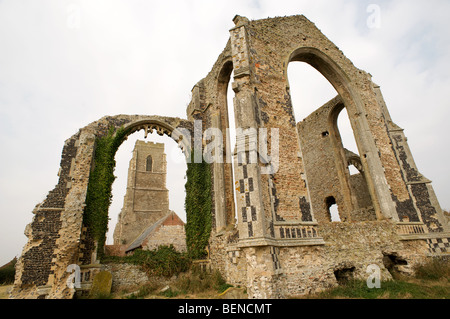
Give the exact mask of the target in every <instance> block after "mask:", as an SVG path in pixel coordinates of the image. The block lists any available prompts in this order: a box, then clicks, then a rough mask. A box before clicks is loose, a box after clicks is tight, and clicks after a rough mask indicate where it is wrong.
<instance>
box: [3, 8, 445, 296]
mask: <svg viewBox="0 0 450 319" xmlns="http://www.w3.org/2000/svg"><path fill="white" fill-rule="evenodd" d="M233 21H234V22H235V27H234V28H232V29H231V30H230V38H229V41H228V43H227V44H226V46H225V49H224V50H223V52H222V53H221V54H220V56H219V58H218V59H217V62H216V63H215V64H214V66H213V68H212V70H211V71H210V73H209V74H208V75H207V76H206V77H205V78H204V79H202V80H201V81H199V82H198V83H197V84H196V85H195V86H194V88H193V90H192V101H191V102H190V104H189V106H188V108H187V119H178V118H167V117H159V116H144V115H143V116H126V115H119V116H108V117H104V118H102V119H100V120H99V121H97V122H95V123H92V124H90V125H88V126H86V127H84V128H82V129H80V131H79V132H78V133H77V134H75V135H74V136H72V137H71V138H70V139H68V140H67V141H66V143H65V145H64V149H63V152H62V159H61V168H60V173H59V183H58V185H57V186H56V187H55V189H54V190H52V191H50V193H49V194H48V196H47V198H46V199H45V200H44V202H42V203H40V204H39V205H37V206H36V208H35V210H34V214H35V216H34V218H33V221H32V222H31V223H30V224H29V225H28V226H27V228H26V231H25V233H26V235H27V237H28V239H29V240H28V243H27V244H26V246H25V247H24V249H23V252H22V255H21V257H20V259H19V260H18V263H17V269H16V270H17V271H16V281H15V285H14V289H13V291H12V293H11V297H12V298H71V297H72V296H73V294H74V291H73V289H70V288H68V286H67V283H66V281H67V278H68V276H69V272H67V271H66V270H67V267H68V265H70V264H78V265H80V268H81V273H82V282H83V283H84V282H86V283H88V282H89V280H91V279H92V277H93V275H94V274H95V271H97V269H99V268H100V267H101V265H100V264H99V263H101V261H98V260H97V259H96V254H95V246H96V243H95V242H93V241H92V240H91V239H90V236H89V229H88V227H87V226H86V225H83V212H84V206H85V198H86V191H87V185H88V182H89V177H90V172H91V168H92V166H93V165H95V163H93V154H94V149H95V142H96V139H98V138H99V137H101V136H104V135H105V134H106V133H107V132H108V130H109V129H110V128H111V127H113V128H115V129H118V128H120V127H122V128H125V129H127V132H128V134H131V133H133V132H134V131H136V130H139V129H144V130H145V131H146V132H152V131H154V130H156V131H157V133H159V134H166V135H169V136H171V137H172V138H173V139H174V140H175V141H176V142H177V143H179V144H180V147H181V148H182V149H183V150H185V151H186V150H189V147H190V145H191V144H192V141H190V140H189V139H186V138H180V135H179V134H178V133H177V132H178V130H181V129H183V131H185V132H191V133H192V134H193V133H194V120H201V121H202V129H203V130H206V129H208V128H219V129H220V130H222V131H223V132H224V131H225V129H226V128H227V127H228V107H231V105H233V107H234V114H235V120H236V127H240V128H243V129H249V128H255V129H259V128H266V129H268V132H270V130H271V129H274V128H276V129H278V130H279V135H278V149H279V163H278V165H277V169H276V170H273V171H272V172H270V168H271V167H272V166H271V165H272V164H273V163H271V159H270V158H268V157H267V156H265V154H259V153H258V150H259V149H258V148H255V147H253V144H252V142H251V141H252V140H253V138H254V137H256V138H257V136H252V134H253V133H251V132H258V130H256V131H252V130H248V132H250V133H249V134H247V136H246V137H244V138H242V137H241V136H238V138H237V148H236V150H237V151H236V152H234V154H233V159H234V166H232V165H231V163H219V162H214V163H212V164H211V165H210V168H211V173H212V174H211V176H212V179H213V180H212V183H211V184H212V200H213V206H212V207H213V209H212V211H211V218H212V222H213V230H212V232H211V238H210V245H209V259H208V260H207V261H205V262H207V263H209V264H210V266H211V267H212V268H215V269H218V270H219V271H221V273H222V274H223V276H224V277H225V278H226V279H227V281H228V282H229V283H231V284H236V285H237V284H239V285H241V286H245V287H247V292H248V296H249V297H250V298H286V297H289V296H293V295H302V294H307V293H309V292H315V291H320V290H323V289H326V288H328V287H333V286H335V285H337V284H338V282H339V280H340V279H341V278H342V277H345V276H349V275H352V276H353V277H355V278H367V276H368V274H367V273H366V269H367V266H368V265H371V264H375V265H378V266H379V267H380V269H381V276H382V279H388V278H391V275H390V272H389V271H392V269H393V268H396V270H397V271H403V272H410V271H412V269H413V266H414V265H415V264H417V263H420V262H422V261H423V260H424V259H425V258H427V257H428V256H430V255H445V254H449V253H450V248H449V241H450V229H449V225H448V222H447V221H446V219H445V217H444V216H443V213H442V210H441V208H440V206H439V203H438V200H437V198H436V196H435V194H434V191H433V188H432V186H431V182H430V181H429V180H428V179H426V178H425V177H424V176H422V175H421V174H420V172H419V171H418V169H417V167H416V165H415V163H414V160H413V157H412V155H411V153H410V150H409V148H408V144H407V140H406V137H405V135H404V132H403V129H401V128H400V127H398V126H397V125H396V124H395V123H394V122H393V121H392V119H391V117H390V115H389V112H388V109H387V107H386V105H385V103H384V100H383V97H382V94H381V90H380V87H379V86H378V85H376V84H375V83H373V82H372V80H371V76H370V74H368V73H366V72H364V71H362V70H359V69H357V68H356V67H355V66H354V65H353V64H352V62H351V61H349V60H348V59H347V58H346V57H345V56H344V54H343V53H342V52H341V51H340V50H339V48H337V47H336V46H335V45H334V44H333V43H332V42H330V41H329V40H328V39H327V38H326V37H325V36H324V35H323V34H322V33H321V32H320V30H319V29H318V28H317V27H316V26H315V25H314V24H313V23H312V22H310V21H309V20H308V19H307V18H305V17H304V16H291V17H278V18H271V19H263V20H256V21H249V20H248V19H246V18H244V17H240V16H236V17H235V18H234V20H233ZM294 61H301V62H306V63H308V64H310V65H311V66H312V67H314V68H315V69H317V70H318V71H319V72H320V73H321V74H322V75H323V76H324V77H325V78H326V79H327V80H328V81H329V82H330V83H331V84H332V85H333V87H334V88H335V89H336V91H337V92H338V96H337V97H336V98H334V99H333V100H331V101H330V102H328V103H327V104H325V105H324V106H322V107H320V108H319V109H318V110H317V111H315V112H314V113H312V114H311V115H310V116H309V117H307V118H306V119H304V120H303V121H301V122H297V121H298V120H299V119H295V117H294V113H293V106H292V103H291V98H290V87H289V82H288V77H287V68H288V65H289V63H291V62H294ZM232 72H233V74H234V77H233V78H232V79H230V77H231V74H232ZM229 82H231V86H232V89H233V91H234V99H233V103H231V101H228V102H230V103H227V98H226V96H227V93H226V92H227V87H228V84H229ZM343 108H346V110H347V112H348V115H349V119H350V122H351V126H352V129H353V132H354V136H355V139H356V143H357V146H358V152H359V154H354V153H352V152H349V151H347V150H346V149H344V148H343V146H342V142H341V139H340V135H339V131H338V129H337V124H336V120H337V117H338V115H339V112H340V111H341V110H342V109H343ZM254 134H256V133H254ZM192 136H193V135H192ZM272 139H273V136H272V135H270V133H269V134H268V136H267V145H268V147H267V148H268V150H272V145H271V143H272V142H273V141H272ZM224 140H225V135H224ZM224 145H225V146H224V149H223V153H224V154H229V153H228V152H229V151H230V150H229V149H226V145H227V144H226V143H224ZM254 155H256V158H259V160H258V161H250V159H251V158H252V156H254ZM258 155H259V156H258ZM263 155H264V156H263ZM269 155H270V154H269ZM349 165H354V166H355V167H356V168H357V169H358V171H359V173H358V174H353V175H350V173H349V169H348V167H349ZM268 168H269V169H268ZM272 168H273V167H272ZM233 175H234V179H235V181H236V182H235V184H233V178H232V177H233ZM233 192H236V203H234V196H233ZM333 204H337V206H338V209H339V215H340V218H341V222H331V220H330V213H329V210H330V206H331V205H333ZM234 207H236V211H235V208H234ZM235 215H236V216H237V221H236V220H235Z"/></svg>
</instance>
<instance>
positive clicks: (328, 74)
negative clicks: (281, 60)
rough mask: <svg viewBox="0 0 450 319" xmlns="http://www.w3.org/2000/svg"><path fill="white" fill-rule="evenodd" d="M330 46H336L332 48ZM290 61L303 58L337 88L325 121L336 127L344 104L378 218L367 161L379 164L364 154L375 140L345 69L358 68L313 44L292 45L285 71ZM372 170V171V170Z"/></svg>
mask: <svg viewBox="0 0 450 319" xmlns="http://www.w3.org/2000/svg"><path fill="white" fill-rule="evenodd" d="M332 50H338V49H337V48H336V49H332ZM334 53H336V52H334ZM293 61H299V62H305V63H308V64H309V65H311V66H312V67H314V68H315V69H316V70H317V71H319V72H320V73H321V74H322V75H323V76H324V77H325V78H326V79H327V80H328V81H329V82H330V83H331V85H332V86H333V87H334V88H335V90H336V91H337V92H338V95H339V97H340V99H341V100H342V103H340V104H338V105H337V106H336V107H335V108H334V109H333V111H332V112H330V118H329V122H330V125H331V127H335V128H336V130H337V117H338V115H339V113H340V111H342V109H343V108H344V107H346V108H347V112H348V114H349V120H350V124H351V127H352V130H353V133H354V136H355V140H356V145H357V147H358V150H359V153H360V154H361V155H364V156H363V158H364V159H363V160H362V161H361V166H362V168H363V169H364V170H365V171H366V172H368V174H367V184H368V187H369V192H370V195H371V197H372V199H373V202H374V207H375V212H376V214H377V216H378V218H380V219H381V218H382V213H381V208H380V206H379V203H378V198H379V194H377V191H376V187H375V184H376V173H375V171H374V170H373V169H372V170H369V163H368V161H371V163H370V166H372V168H373V167H375V166H380V167H381V163H380V162H379V159H378V158H377V157H376V156H371V157H370V158H368V154H369V153H371V152H370V150H373V149H376V147H375V142H374V140H373V137H372V135H371V133H370V128H369V124H368V122H367V119H366V118H365V117H364V116H361V114H365V113H366V112H365V109H364V108H365V107H364V103H363V102H362V98H361V95H360V94H359V92H358V91H359V89H358V88H357V87H355V86H354V84H353V83H352V81H351V79H350V76H349V74H348V72H351V73H352V74H353V73H354V74H360V73H361V71H359V70H358V69H357V68H356V67H354V66H353V65H352V64H351V63H347V62H346V60H345V59H342V60H340V61H339V63H338V62H337V61H335V60H334V59H332V58H331V57H330V54H327V53H324V52H323V51H322V50H319V49H318V48H314V47H307V46H301V47H298V48H296V49H294V50H293V51H292V52H291V53H290V55H289V57H288V59H287V61H286V62H285V64H284V65H285V74H287V67H288V64H289V63H290V62H293ZM344 69H345V70H344ZM372 155H373V154H372ZM372 171H374V172H373V173H372Z"/></svg>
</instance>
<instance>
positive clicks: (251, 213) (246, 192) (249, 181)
mask: <svg viewBox="0 0 450 319" xmlns="http://www.w3.org/2000/svg"><path fill="white" fill-rule="evenodd" d="M244 156H245V158H244ZM248 158H249V152H242V153H239V154H238V172H239V173H240V178H239V179H238V180H239V192H240V193H241V194H243V196H244V199H245V200H244V205H243V207H242V208H241V217H242V222H243V223H246V224H247V227H248V237H254V233H253V222H255V221H257V216H256V207H255V206H253V205H252V204H251V203H252V198H251V196H252V193H253V191H254V190H255V188H254V180H253V177H249V174H248V168H249V165H248V164H247V159H248Z"/></svg>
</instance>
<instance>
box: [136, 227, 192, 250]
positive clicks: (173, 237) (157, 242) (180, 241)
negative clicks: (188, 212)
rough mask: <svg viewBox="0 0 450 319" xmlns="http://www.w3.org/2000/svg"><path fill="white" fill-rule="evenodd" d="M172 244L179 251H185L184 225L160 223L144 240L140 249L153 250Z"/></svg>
mask: <svg viewBox="0 0 450 319" xmlns="http://www.w3.org/2000/svg"><path fill="white" fill-rule="evenodd" d="M169 245H172V246H173V247H174V248H175V249H176V250H177V251H179V252H186V250H187V249H186V232H185V230H184V225H161V227H159V228H158V230H156V231H155V232H154V233H152V234H151V235H150V236H149V237H147V239H146V240H145V241H144V243H143V245H142V249H146V250H154V249H158V247H159V246H169Z"/></svg>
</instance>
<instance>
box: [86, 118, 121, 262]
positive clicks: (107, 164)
mask: <svg viewBox="0 0 450 319" xmlns="http://www.w3.org/2000/svg"><path fill="white" fill-rule="evenodd" d="M127 134H128V131H127V130H126V129H123V128H119V129H117V131H116V130H115V128H114V127H111V128H110V129H109V131H108V133H107V134H106V135H105V136H103V137H100V138H97V140H96V146H95V153H94V167H93V170H92V172H91V175H90V178H89V184H88V189H87V194H86V207H85V211H84V216H83V223H84V225H85V226H86V227H87V228H88V229H89V232H90V234H91V236H92V237H93V239H94V240H96V241H97V242H98V248H99V249H98V253H99V254H100V255H101V252H103V246H104V244H105V240H106V232H107V231H108V220H109V218H108V209H109V206H110V204H111V201H112V184H113V182H114V180H115V178H116V177H115V176H114V168H115V166H116V161H115V159H114V156H115V154H116V151H117V149H118V148H119V146H120V145H121V144H122V141H123V139H124V137H125V136H126V135H127Z"/></svg>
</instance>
